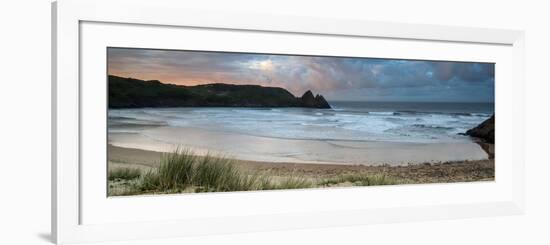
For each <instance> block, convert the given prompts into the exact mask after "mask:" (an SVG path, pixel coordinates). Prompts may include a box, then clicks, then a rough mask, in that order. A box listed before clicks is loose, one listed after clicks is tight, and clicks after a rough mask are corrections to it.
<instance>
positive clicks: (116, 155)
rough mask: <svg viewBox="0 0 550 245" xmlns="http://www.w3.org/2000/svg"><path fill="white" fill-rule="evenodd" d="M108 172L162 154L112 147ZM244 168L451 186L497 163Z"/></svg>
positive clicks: (482, 175) (481, 176) (489, 176)
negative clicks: (379, 176) (371, 176)
mask: <svg viewBox="0 0 550 245" xmlns="http://www.w3.org/2000/svg"><path fill="white" fill-rule="evenodd" d="M108 152H109V169H116V168H121V167H131V168H139V169H142V170H148V169H152V168H156V167H158V165H159V162H158V161H159V159H160V157H161V155H162V154H163V153H161V152H155V151H147V150H140V149H132V148H123V147H117V146H113V145H109V151H108ZM236 164H238V165H239V166H240V167H241V168H243V169H246V170H250V171H252V172H259V173H265V174H269V175H270V176H281V177H284V176H289V175H299V176H302V177H305V178H310V179H320V178H331V177H335V176H338V175H342V174H356V173H372V174H385V175H387V176H390V177H394V178H398V179H401V180H403V181H404V182H406V183H448V182H468V181H492V180H494V172H495V171H494V169H495V167H494V159H489V160H476V161H454V162H445V163H424V164H410V165H398V166H391V165H377V166H367V165H341V164H311V163H307V164H304V163H288V162H287V163H284V162H259V161H243V160H240V161H238V162H237V163H236Z"/></svg>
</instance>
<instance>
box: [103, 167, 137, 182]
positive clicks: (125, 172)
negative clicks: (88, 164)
mask: <svg viewBox="0 0 550 245" xmlns="http://www.w3.org/2000/svg"><path fill="white" fill-rule="evenodd" d="M140 176H141V171H140V170H139V169H137V168H116V169H113V170H109V174H108V178H109V180H131V179H135V178H139V177H140Z"/></svg>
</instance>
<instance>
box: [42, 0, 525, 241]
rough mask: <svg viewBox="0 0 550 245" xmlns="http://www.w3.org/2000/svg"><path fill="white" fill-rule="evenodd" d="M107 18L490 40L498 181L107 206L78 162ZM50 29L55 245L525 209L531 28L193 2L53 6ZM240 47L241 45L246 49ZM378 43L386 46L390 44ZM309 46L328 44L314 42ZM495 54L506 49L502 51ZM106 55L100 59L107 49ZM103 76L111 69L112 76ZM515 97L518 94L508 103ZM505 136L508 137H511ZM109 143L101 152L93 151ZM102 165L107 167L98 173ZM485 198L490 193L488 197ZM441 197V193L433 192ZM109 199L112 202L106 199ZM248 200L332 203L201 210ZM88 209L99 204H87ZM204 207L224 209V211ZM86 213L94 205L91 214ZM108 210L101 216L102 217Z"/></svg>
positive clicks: (81, 0)
mask: <svg viewBox="0 0 550 245" xmlns="http://www.w3.org/2000/svg"><path fill="white" fill-rule="evenodd" d="M102 23H103V24H108V25H126V26H134V27H136V28H138V29H139V28H145V29H146V28H156V27H162V28H165V30H163V32H164V33H168V32H171V29H170V28H173V29H174V30H175V29H178V28H179V29H181V28H184V29H190V30H210V31H212V32H232V31H233V32H244V33H256V32H257V33H265V35H279V34H281V35H283V34H284V35H287V34H288V35H296V36H312V37H316V38H320V39H322V38H323V37H326V38H329V37H338V38H341V39H346V38H351V39H361V38H369V39H379V40H381V41H380V42H383V41H384V40H388V42H390V41H403V42H418V43H419V47H421V46H422V45H423V44H422V43H423V42H437V43H438V44H439V45H441V46H442V47H444V46H445V45H451V46H452V45H455V46H456V45H462V44H465V45H466V44H467V46H468V47H467V48H466V49H465V50H466V51H467V50H468V49H470V52H472V50H478V49H480V47H483V46H486V47H497V48H495V49H494V50H495V51H494V53H488V54H486V58H482V57H481V56H482V55H481V52H480V53H479V55H480V56H479V57H480V58H478V59H481V60H482V61H493V62H495V61H496V63H497V71H496V77H497V80H498V81H497V82H496V83H497V87H496V104H497V109H496V111H497V114H499V118H502V120H501V121H502V122H503V123H501V124H497V136H496V138H497V142H503V143H502V144H500V143H497V145H498V147H497V149H496V150H497V152H498V153H499V155H498V160H497V166H496V171H497V172H496V177H495V181H494V182H491V183H468V184H461V183H457V184H446V185H445V184H442V185H437V184H436V185H420V186H415V185H413V186H392V187H380V188H377V187H366V188H344V189H335V190H331V191H324V190H295V191H273V192H262V193H259V192H255V193H254V192H253V193H238V194H236V193H222V194H205V195H195V196H193V197H192V198H187V197H181V196H177V195H176V196H163V197H155V198H154V199H153V198H150V197H141V198H139V200H138V199H130V198H126V199H124V198H123V199H118V200H117V201H116V202H113V201H109V203H106V202H105V200H103V199H102V200H98V199H101V197H97V196H90V195H87V194H86V193H90V192H89V191H87V189H85V188H83V176H86V178H87V176H88V175H92V177H90V178H93V174H92V173H93V172H94V171H86V170H87V169H88V170H89V169H90V168H83V165H82V160H83V157H84V156H83V155H81V152H82V151H83V150H90V149H83V147H89V144H88V145H83V144H82V137H81V136H82V134H83V128H82V127H83V126H82V122H83V120H84V119H83V117H82V115H84V114H85V113H87V112H84V111H83V110H84V109H85V108H88V107H83V106H82V95H83V94H84V93H88V92H89V90H86V91H83V89H82V86H81V85H82V84H81V82H82V81H83V80H86V79H88V78H87V77H83V73H82V72H81V71H82V69H88V68H87V67H88V64H89V63H90V62H88V63H86V64H85V65H84V64H83V56H82V54H83V53H86V52H87V51H85V49H84V48H83V47H84V46H85V45H88V44H83V41H84V40H86V43H99V44H100V45H108V42H105V41H101V40H99V41H97V40H95V39H94V38H92V39H94V40H95V41H94V40H92V39H86V38H88V37H87V36H86V37H85V35H87V33H93V32H88V31H87V30H86V31H83V26H86V25H88V24H92V25H101V24H102ZM166 28H168V29H166ZM92 29H93V28H92ZM96 29H108V28H103V27H101V28H96ZM52 30H53V33H52V38H53V40H52V44H53V45H54V46H53V47H52V59H53V61H52V64H53V66H52V83H53V86H52V93H53V94H52V113H53V115H52V120H53V121H52V127H53V129H52V147H53V148H52V237H53V239H54V241H55V242H56V243H58V244H64V243H75V242H94V241H116V240H128V239H153V238H167V237H181V236H191V235H205V234H222V233H235V232H251V231H268V230H280V229H298V228H314V227H326V226H342V225H356V224H379V223H393V222H410V221H420V220H437V219H454V218H465V217H482V216H495V215H513V214H521V213H522V212H523V211H524V182H525V180H524V139H523V130H524V129H523V128H524V127H523V125H524V118H523V113H524V98H523V91H524V80H523V79H524V78H523V76H524V71H523V69H524V68H523V66H524V61H523V57H524V34H523V32H522V31H518V30H497V29H483V28H470V27H450V26H438V25H425V24H423V25H420V24H405V23H388V22H376V21H355V20H333V19H321V18H309V17H296V16H266V15H255V14H252V13H237V12H223V13H220V12H208V11H196V10H188V9H186V8H185V3H184V2H181V1H171V0H158V1H147V0H133V1H123V0H120V1H107V0H95V1H94V0H61V1H57V2H54V3H53V5H52ZM138 31H139V30H138ZM83 33H84V34H83ZM128 33H130V32H128ZM138 33H139V32H138ZM159 35H167V34H159ZM220 35H223V33H222V34H220ZM128 37H130V36H128ZM147 42H148V43H147ZM154 42H155V40H154V39H151V40H142V43H137V44H135V45H138V46H139V45H148V46H147V47H150V46H151V45H154ZM129 45H130V44H129ZM159 45H161V44H159ZM162 45H164V44H162ZM162 45H161V46H162ZM424 46H426V45H424ZM498 47H500V48H498ZM233 48H236V49H238V47H233ZM434 48H435V47H434ZM381 49H382V51H383V49H384V48H381ZM352 51H353V50H352ZM304 52H306V51H304ZM309 52H312V53H318V52H320V51H319V50H317V51H316V50H313V49H312V50H310V51H309ZM327 52H328V51H327ZM332 52H341V51H332ZM342 52H343V51H342ZM388 52H389V51H388ZM492 52H493V51H492ZM499 52H500V53H502V55H500V54H499V55H497V54H496V53H499ZM88 53H89V52H88ZM101 55H104V54H100V55H99V56H101ZM385 55H391V54H389V53H386V54H385ZM408 55H410V56H411V57H412V58H423V59H429V58H430V57H438V58H440V59H443V58H445V57H452V58H453V60H461V59H472V58H471V57H473V55H474V54H469V55H470V58H468V56H461V55H462V54H452V53H451V51H449V53H448V54H445V52H443V51H442V52H440V54H439V55H440V56H437V54H436V53H435V52H432V53H431V54H429V53H426V54H425V55H423V56H422V57H419V54H415V53H410V54H408ZM497 56H498V57H497ZM492 57H495V58H492ZM498 64H503V65H502V66H501V67H505V68H506V69H503V68H498V66H499V65H498ZM92 70H93V69H92ZM499 70H500V71H499ZM101 75H102V76H104V74H101ZM86 76H87V75H86ZM512 95H513V96H514V97H513V100H511V98H512V97H511V96H512ZM87 98H90V97H89V96H88V97H87ZM499 122H500V121H499ZM93 130H99V129H93ZM92 132H94V131H92ZM504 132H507V133H506V134H504ZM98 133H100V132H98ZM101 133H102V132H101ZM92 150H94V149H92ZM103 150H104V149H99V148H98V149H97V151H103ZM96 170H98V172H101V170H102V169H100V168H98V169H96ZM84 171H86V172H85V173H84ZM104 173H105V172H103V174H104ZM86 178H84V179H86ZM90 178H88V179H90ZM103 178H106V176H103ZM386 193H392V194H386ZM412 193H414V195H412ZM445 193H448V194H449V195H447V196H448V197H445V196H446V195H444V194H445ZM466 193H469V194H466ZM488 193H492V194H494V195H492V194H491V195H487V194H488ZM359 195H360V196H361V198H363V199H365V198H369V197H371V198H372V199H381V198H384V199H385V200H383V201H379V202H372V203H373V204H372V205H371V206H369V205H367V204H366V202H365V203H363V204H364V205H363V204H361V203H359V204H357V205H351V204H343V203H338V202H328V201H326V200H329V199H331V200H349V201H354V200H356V199H354V198H357V196H359ZM436 196H437V197H438V198H435V197H436ZM451 196H454V197H451ZM398 197H401V198H398ZM103 198H105V199H107V197H106V196H104V197H103ZM243 198H246V199H248V200H249V202H250V203H255V204H256V205H264V206H269V203H273V202H275V201H276V200H277V201H278V202H280V200H287V201H291V200H301V199H300V198H303V199H304V200H303V201H304V202H306V200H305V199H306V198H307V199H315V198H319V199H316V200H321V201H323V200H324V202H322V203H323V205H318V206H316V207H315V208H311V209H310V210H308V209H307V207H308V205H305V204H304V205H282V206H284V207H279V208H277V207H276V206H275V205H272V207H265V208H262V209H257V210H256V209H255V210H253V211H254V212H252V211H250V210H251V209H247V210H241V211H238V210H237V209H233V211H234V213H231V214H224V213H223V212H222V211H224V212H228V210H229V209H225V210H224V209H220V210H221V211H220V212H218V213H214V214H212V215H206V214H204V213H205V212H203V211H204V209H206V208H207V206H206V204H209V203H216V202H217V203H219V202H220V201H223V202H225V203H231V205H234V206H238V205H240V204H242V203H240V204H239V200H240V199H243ZM347 198H348V199H347ZM416 199H417V200H416ZM131 202H135V203H136V206H138V207H137V208H136V207H131V206H130V205H129V203H131ZM241 202H242V201H241ZM182 203H187V204H189V203H193V205H194V206H192V205H189V207H188V209H187V210H185V211H178V215H176V216H175V217H176V218H174V219H169V218H168V217H169V216H168V215H169V214H168V213H167V212H169V211H170V209H172V210H174V209H175V208H176V207H178V206H181V205H182ZM92 206H97V207H99V208H96V209H93V208H89V207H92ZM147 207H150V208H151V209H153V207H154V208H159V207H160V208H161V210H162V211H160V212H156V213H155V214H150V215H149V216H147V215H148V214H143V215H142V217H141V218H139V219H129V218H127V217H128V215H129V214H130V212H134V213H136V212H137V213H143V210H145V209H147ZM208 207H210V208H216V206H208ZM309 207H311V206H309ZM113 208H118V209H117V210H116V213H115V212H113ZM138 208H141V209H138ZM245 208H246V206H245ZM83 210H87V211H86V212H88V214H86V212H84V211H83ZM88 210H92V211H88ZM201 210H202V211H201ZM102 212H103V215H100V214H102ZM163 212H164V213H163ZM188 213H193V214H194V215H193V216H188V215H186V214H188ZM151 215H157V216H158V217H162V218H159V219H158V220H154V219H151ZM170 215H172V214H170ZM85 217H96V219H93V220H92V221H90V222H88V221H86V220H89V219H88V218H85Z"/></svg>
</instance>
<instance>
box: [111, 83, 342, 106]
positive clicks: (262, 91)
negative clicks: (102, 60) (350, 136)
mask: <svg viewBox="0 0 550 245" xmlns="http://www.w3.org/2000/svg"><path fill="white" fill-rule="evenodd" d="M108 86H109V108H142V107H305V108H318V109H329V108H331V106H330V104H329V103H328V102H327V101H326V100H325V98H324V97H323V96H322V95H319V94H317V95H314V94H313V93H312V92H311V91H309V90H308V91H307V92H305V93H304V94H303V95H302V96H301V97H295V96H294V95H293V94H292V93H290V92H289V91H287V90H286V89H284V88H279V87H263V86H259V85H235V84H223V83H213V84H204V85H196V86H182V85H175V84H165V83H162V82H160V81H158V80H150V81H145V80H139V79H135V78H124V77H118V76H113V75H109V76H108Z"/></svg>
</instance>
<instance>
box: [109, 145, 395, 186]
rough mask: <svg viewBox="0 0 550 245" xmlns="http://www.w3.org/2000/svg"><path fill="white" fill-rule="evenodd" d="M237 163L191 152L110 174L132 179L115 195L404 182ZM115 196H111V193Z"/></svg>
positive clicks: (177, 152) (184, 151) (173, 153)
mask: <svg viewBox="0 0 550 245" xmlns="http://www.w3.org/2000/svg"><path fill="white" fill-rule="evenodd" d="M235 163H236V160H234V159H230V158H226V157H224V156H218V155H212V154H207V155H206V156H197V155H196V154H195V153H194V152H192V151H190V150H188V149H177V150H175V151H174V152H172V153H166V154H164V155H163V156H162V157H161V159H160V165H159V167H158V168H155V169H152V170H149V171H147V172H144V173H142V172H141V171H139V169H130V168H127V169H125V168H119V169H115V170H113V171H109V180H110V181H113V180H129V181H127V182H125V186H124V188H123V190H121V191H113V192H110V193H112V195H135V194H146V193H180V192H229V191H251V190H280V189H301V188H314V187H330V186H336V185H338V184H341V183H351V184H352V185H356V186H370V185H390V184H399V183H402V182H400V181H399V180H397V179H394V178H390V177H388V176H386V175H383V174H377V175H373V174H365V173H357V174H347V175H340V176H337V177H333V178H323V179H319V180H312V179H308V178H304V177H303V176H299V175H294V174H293V175H290V176H270V175H266V174H260V173H251V172H248V171H245V170H243V169H240V168H239V167H238V164H235ZM110 195H111V194H110Z"/></svg>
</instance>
